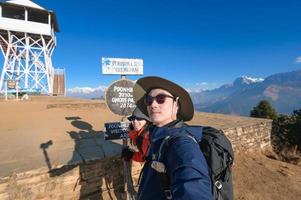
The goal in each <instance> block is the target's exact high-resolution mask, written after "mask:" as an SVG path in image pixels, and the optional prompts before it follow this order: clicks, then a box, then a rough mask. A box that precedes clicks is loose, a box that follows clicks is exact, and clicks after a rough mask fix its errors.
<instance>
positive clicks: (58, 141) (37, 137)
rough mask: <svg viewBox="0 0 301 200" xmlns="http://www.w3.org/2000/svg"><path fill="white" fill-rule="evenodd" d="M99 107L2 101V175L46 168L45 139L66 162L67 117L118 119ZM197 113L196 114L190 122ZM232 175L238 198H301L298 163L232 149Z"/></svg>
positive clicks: (97, 122) (94, 125)
mask: <svg viewBox="0 0 301 200" xmlns="http://www.w3.org/2000/svg"><path fill="white" fill-rule="evenodd" d="M101 105H104V104H101V103H100V102H95V101H84V100H74V99H68V98H34V99H31V100H30V101H28V102H4V101H0V138H1V140H0V178H2V177H5V176H8V175H9V174H10V173H12V172H20V171H26V170H31V169H34V168H39V167H45V166H46V164H45V158H44V156H43V152H42V150H41V149H40V145H41V144H42V143H44V142H47V141H49V140H52V141H53V145H52V146H51V147H50V148H49V155H50V158H51V159H52V161H53V163H55V162H58V163H57V164H59V162H61V161H66V160H68V159H69V157H70V154H72V151H73V149H74V141H73V140H72V138H70V134H68V133H70V132H72V131H77V132H80V131H83V129H82V130H79V129H78V128H77V127H74V126H73V125H72V123H71V122H70V120H68V118H67V117H80V118H81V120H82V121H84V122H85V123H86V124H89V126H90V127H89V131H91V130H92V129H93V131H94V132H95V131H100V130H103V124H104V123H105V122H113V121H116V120H119V119H120V117H119V116H116V115H114V114H112V113H111V112H110V111H108V109H107V108H106V106H101ZM201 116H203V115H199V114H196V119H195V118H194V121H199V120H201V119H197V118H200V117H201ZM203 117H204V116H203ZM225 118H227V117H226V116H225ZM229 118H230V117H229ZM208 123H209V122H208ZM221 123H222V122H221ZM233 178H234V196H235V199H238V200H253V199H254V200H255V199H256V200H257V199H265V200H269V199H271V200H272V199H273V200H274V199H277V200H278V199H279V200H281V199H283V200H284V199H285V200H286V199H301V165H292V164H289V163H285V162H281V161H278V160H274V159H270V158H268V157H267V156H265V155H264V154H263V153H260V152H251V153H250V152H249V153H244V152H241V153H236V157H235V165H234V167H233Z"/></svg>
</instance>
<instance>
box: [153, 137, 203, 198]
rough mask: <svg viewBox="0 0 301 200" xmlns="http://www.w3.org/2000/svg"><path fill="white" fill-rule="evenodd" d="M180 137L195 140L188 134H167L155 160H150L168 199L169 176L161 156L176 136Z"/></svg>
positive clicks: (169, 193) (170, 195) (170, 194)
mask: <svg viewBox="0 0 301 200" xmlns="http://www.w3.org/2000/svg"><path fill="white" fill-rule="evenodd" d="M180 137H189V138H191V139H192V140H193V141H195V142H196V143H197V141H196V139H195V138H194V137H193V136H192V135H190V134H188V133H187V134H175V135H172V136H167V137H165V138H164V139H163V141H162V143H161V145H160V147H159V151H158V155H157V157H156V160H154V161H152V164H151V166H152V168H153V169H154V170H155V171H157V172H158V175H159V178H160V185H161V188H162V190H163V192H164V195H165V197H166V199H168V200H170V199H172V192H171V190H170V178H169V176H168V174H167V168H166V166H165V165H164V163H163V157H164V155H165V154H166V152H167V150H168V148H169V146H170V145H171V144H172V143H173V142H174V141H175V140H176V139H178V138H180Z"/></svg>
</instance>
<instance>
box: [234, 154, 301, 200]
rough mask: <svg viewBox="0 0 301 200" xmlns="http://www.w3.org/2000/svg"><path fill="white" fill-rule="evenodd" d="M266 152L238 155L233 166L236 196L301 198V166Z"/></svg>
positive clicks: (241, 198)
mask: <svg viewBox="0 0 301 200" xmlns="http://www.w3.org/2000/svg"><path fill="white" fill-rule="evenodd" d="M264 154H266V153H262V152H252V153H239V154H236V158H235V165H234V167H233V179H234V196H235V199H237V200H253V199H254V200H255V199H256V200H257V199H264V200H269V199H271V200H272V199H273V200H274V199H277V200H281V199H283V200H288V199H301V165H300V164H299V165H293V164H289V163H285V162H281V161H278V160H274V159H271V158H268V157H267V156H266V155H264Z"/></svg>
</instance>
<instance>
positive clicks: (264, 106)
mask: <svg viewBox="0 0 301 200" xmlns="http://www.w3.org/2000/svg"><path fill="white" fill-rule="evenodd" d="M250 116H251V117H258V118H267V119H272V120H275V119H277V112H276V111H275V110H274V108H273V107H272V106H271V104H270V103H269V102H268V101H266V100H262V101H260V102H259V103H258V105H257V106H255V107H254V108H253V110H251V111H250Z"/></svg>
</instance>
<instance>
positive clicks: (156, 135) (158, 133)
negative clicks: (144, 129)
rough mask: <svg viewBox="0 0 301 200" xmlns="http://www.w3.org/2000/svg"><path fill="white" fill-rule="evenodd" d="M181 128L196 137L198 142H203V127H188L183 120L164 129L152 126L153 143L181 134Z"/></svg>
mask: <svg viewBox="0 0 301 200" xmlns="http://www.w3.org/2000/svg"><path fill="white" fill-rule="evenodd" d="M179 128H181V129H182V130H186V131H187V132H189V134H191V135H192V136H193V137H195V139H196V140H198V141H199V140H201V138H202V127H201V126H188V125H187V124H185V123H184V122H183V121H182V120H175V121H172V122H170V123H169V124H167V125H165V126H163V127H157V126H152V127H151V129H150V132H151V136H152V142H156V141H157V140H160V139H162V138H165V137H167V136H171V135H174V134H176V133H179Z"/></svg>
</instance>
